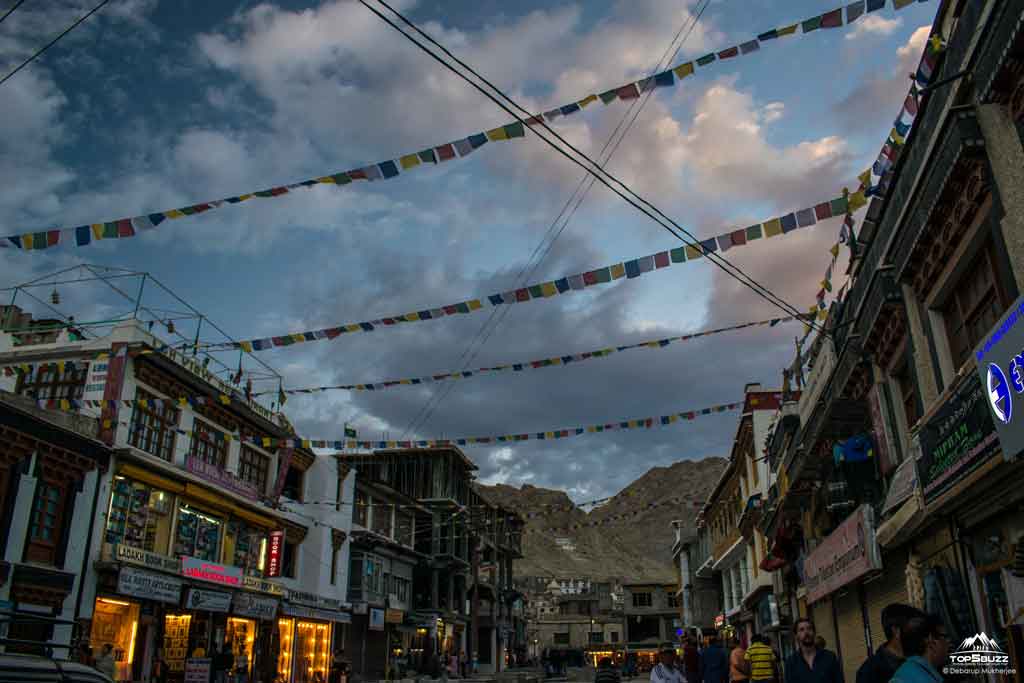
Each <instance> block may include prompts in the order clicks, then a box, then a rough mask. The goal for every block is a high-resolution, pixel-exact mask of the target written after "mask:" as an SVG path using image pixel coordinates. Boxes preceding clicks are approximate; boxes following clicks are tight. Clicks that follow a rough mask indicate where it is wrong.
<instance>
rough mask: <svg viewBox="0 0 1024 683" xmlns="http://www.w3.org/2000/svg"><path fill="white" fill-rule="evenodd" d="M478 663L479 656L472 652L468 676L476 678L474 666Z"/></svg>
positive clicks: (474, 651)
mask: <svg viewBox="0 0 1024 683" xmlns="http://www.w3.org/2000/svg"><path fill="white" fill-rule="evenodd" d="M479 661H480V655H479V654H478V653H477V651H476V650H473V661H472V667H471V668H470V670H469V675H470V676H476V665H477V662H479Z"/></svg>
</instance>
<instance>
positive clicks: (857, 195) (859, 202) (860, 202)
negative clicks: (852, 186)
mask: <svg viewBox="0 0 1024 683" xmlns="http://www.w3.org/2000/svg"><path fill="white" fill-rule="evenodd" d="M848 201H849V204H848V208H847V210H848V211H849V212H850V213H853V212H854V211H856V210H857V209H860V208H862V207H865V206H867V204H868V198H867V197H865V196H864V193H863V192H854V193H852V194H851V195H850V198H849V200H848Z"/></svg>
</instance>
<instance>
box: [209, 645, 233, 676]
mask: <svg viewBox="0 0 1024 683" xmlns="http://www.w3.org/2000/svg"><path fill="white" fill-rule="evenodd" d="M230 668H231V664H230V663H228V662H227V661H226V659H225V657H224V653H223V652H222V651H221V646H220V645H217V644H216V643H214V644H213V647H211V648H210V670H211V671H212V672H213V683H227V680H228V669H230Z"/></svg>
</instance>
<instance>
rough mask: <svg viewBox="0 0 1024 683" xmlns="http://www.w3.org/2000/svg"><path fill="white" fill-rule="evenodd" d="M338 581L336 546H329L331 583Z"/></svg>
mask: <svg viewBox="0 0 1024 683" xmlns="http://www.w3.org/2000/svg"><path fill="white" fill-rule="evenodd" d="M337 583H338V548H331V585H332V586H333V585H335V584H337Z"/></svg>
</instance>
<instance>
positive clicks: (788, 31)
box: [775, 24, 800, 36]
mask: <svg viewBox="0 0 1024 683" xmlns="http://www.w3.org/2000/svg"><path fill="white" fill-rule="evenodd" d="M799 25H800V24H792V25H790V26H783V27H782V28H780V29H776V31H775V35H777V36H791V35H793V34H794V33H796V27H797V26H799Z"/></svg>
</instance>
